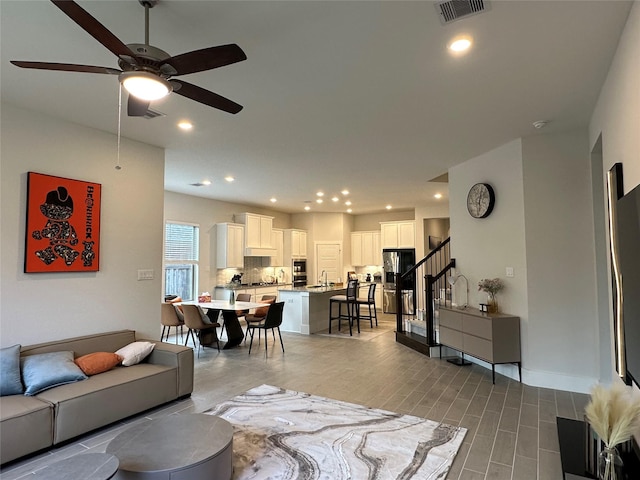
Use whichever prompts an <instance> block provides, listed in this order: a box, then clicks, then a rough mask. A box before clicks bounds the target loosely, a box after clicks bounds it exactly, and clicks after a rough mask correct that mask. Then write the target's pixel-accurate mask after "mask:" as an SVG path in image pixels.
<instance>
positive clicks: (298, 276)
mask: <svg viewBox="0 0 640 480" xmlns="http://www.w3.org/2000/svg"><path fill="white" fill-rule="evenodd" d="M291 276H292V278H293V281H292V283H293V286H294V287H306V286H307V260H306V259H300V258H299V259H296V260H293V262H292V265H291Z"/></svg>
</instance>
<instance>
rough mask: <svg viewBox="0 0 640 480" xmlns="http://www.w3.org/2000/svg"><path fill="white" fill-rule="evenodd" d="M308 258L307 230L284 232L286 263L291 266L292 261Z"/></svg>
mask: <svg viewBox="0 0 640 480" xmlns="http://www.w3.org/2000/svg"><path fill="white" fill-rule="evenodd" d="M297 258H307V232H306V230H297V229H287V230H285V231H284V261H285V264H286V265H287V266H290V264H291V260H293V259H297Z"/></svg>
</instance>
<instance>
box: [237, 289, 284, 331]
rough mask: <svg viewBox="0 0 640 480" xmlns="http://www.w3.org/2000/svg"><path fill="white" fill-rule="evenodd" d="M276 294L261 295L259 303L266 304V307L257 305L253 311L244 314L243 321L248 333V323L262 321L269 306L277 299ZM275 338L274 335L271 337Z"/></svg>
mask: <svg viewBox="0 0 640 480" xmlns="http://www.w3.org/2000/svg"><path fill="white" fill-rule="evenodd" d="M277 298H278V297H277V295H263V296H262V298H261V299H260V303H266V304H268V305H267V306H266V307H258V308H256V309H255V310H254V311H253V313H249V314H247V315H245V317H244V321H245V322H246V323H247V333H249V325H250V324H252V323H260V322H262V321H264V319H265V318H266V316H267V312H268V311H269V306H270V305H271V304H273V303H274V302H275V301H276V300H277ZM273 338H274V340H275V336H274V337H273ZM244 343H247V336H246V335H245V337H244ZM258 343H260V330H258Z"/></svg>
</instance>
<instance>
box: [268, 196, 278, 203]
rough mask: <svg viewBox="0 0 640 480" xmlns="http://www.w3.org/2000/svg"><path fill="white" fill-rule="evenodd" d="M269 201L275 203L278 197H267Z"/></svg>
mask: <svg viewBox="0 0 640 480" xmlns="http://www.w3.org/2000/svg"><path fill="white" fill-rule="evenodd" d="M269 201H270V202H271V203H276V202H277V201H278V199H277V198H276V197H271V198H270V199H269Z"/></svg>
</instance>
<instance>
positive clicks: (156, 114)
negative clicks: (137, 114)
mask: <svg viewBox="0 0 640 480" xmlns="http://www.w3.org/2000/svg"><path fill="white" fill-rule="evenodd" d="M166 116H167V114H166V113H162V112H156V111H155V110H151V109H148V110H147V113H145V114H144V115H143V117H144V118H146V119H147V120H151V119H152V118H158V117H166Z"/></svg>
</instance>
